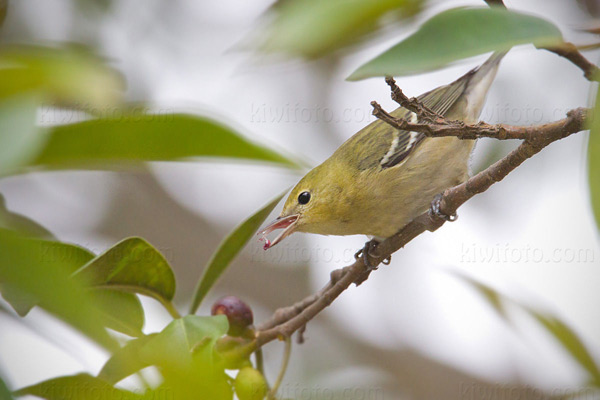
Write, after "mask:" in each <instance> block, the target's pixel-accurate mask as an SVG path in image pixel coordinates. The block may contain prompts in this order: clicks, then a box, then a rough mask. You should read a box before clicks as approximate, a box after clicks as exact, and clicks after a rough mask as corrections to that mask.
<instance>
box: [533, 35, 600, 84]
mask: <svg viewBox="0 0 600 400" xmlns="http://www.w3.org/2000/svg"><path fill="white" fill-rule="evenodd" d="M543 49H544V50H548V51H550V52H552V53H554V54H558V55H559V56H561V57H564V58H566V59H567V60H569V61H571V62H572V63H573V64H575V65H576V66H577V67H579V69H581V70H582V71H583V76H585V78H586V79H587V80H588V81H592V82H600V73H599V72H600V70H599V69H598V67H597V66H596V65H595V64H593V63H592V62H590V61H589V60H588V59H587V58H585V56H584V55H583V54H581V52H580V51H579V49H578V48H577V46H575V45H574V44H573V43H569V42H565V43H562V44H560V45H559V46H554V47H543Z"/></svg>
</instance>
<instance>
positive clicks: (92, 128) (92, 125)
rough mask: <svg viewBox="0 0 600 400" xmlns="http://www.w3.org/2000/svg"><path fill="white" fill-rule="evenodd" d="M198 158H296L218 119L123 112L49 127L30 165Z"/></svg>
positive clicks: (286, 163)
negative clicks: (275, 149)
mask: <svg viewBox="0 0 600 400" xmlns="http://www.w3.org/2000/svg"><path fill="white" fill-rule="evenodd" d="M198 157H226V158H236V159H243V160H255V161H263V162H265V161H266V162H273V163H277V164H279V165H282V166H285V167H293V168H299V166H298V164H297V163H296V162H294V161H292V160H290V159H288V158H286V157H284V156H282V155H280V154H278V153H276V152H275V151H273V150H271V149H268V148H266V147H263V146H261V145H259V144H257V143H253V142H251V141H249V140H247V139H245V138H244V137H242V136H240V135H238V134H237V133H236V132H234V131H233V130H232V129H230V128H228V127H225V126H223V125H221V124H220V123H217V122H215V121H213V120H210V119H208V118H204V117H198V116H193V115H185V114H163V115H150V114H138V115H135V114H134V115H123V116H122V117H115V118H106V119H97V120H91V121H86V122H80V123H76V124H69V125H61V126H55V127H53V128H52V129H50V133H49V138H48V142H47V143H46V146H45V147H44V149H43V150H42V151H41V153H40V154H39V155H38V157H37V158H36V159H35V160H33V161H32V162H31V163H30V166H37V167H43V168H47V169H56V168H83V167H86V168H87V167H89V168H108V167H111V166H112V167H114V166H115V164H117V165H118V164H119V163H120V164H122V163H124V162H128V163H132V162H142V161H172V160H183V159H191V158H198Z"/></svg>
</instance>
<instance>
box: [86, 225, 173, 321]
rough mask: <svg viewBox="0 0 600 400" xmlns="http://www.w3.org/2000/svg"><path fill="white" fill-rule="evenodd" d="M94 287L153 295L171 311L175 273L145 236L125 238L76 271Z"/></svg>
mask: <svg viewBox="0 0 600 400" xmlns="http://www.w3.org/2000/svg"><path fill="white" fill-rule="evenodd" d="M75 276H78V277H80V278H81V279H83V280H84V281H85V282H87V283H88V284H89V285H90V286H92V287H98V288H108V289H118V290H124V291H128V292H133V293H139V294H143V295H145V296H149V297H152V298H154V299H156V300H158V301H159V302H160V303H162V304H163V305H165V306H166V307H167V308H168V309H169V311H173V310H171V308H172V305H171V300H173V296H174V295H175V275H174V274H173V271H172V270H171V267H170V266H169V263H168V262H167V260H166V259H165V258H164V257H163V255H162V254H160V252H159V251H158V250H156V249H155V248H154V247H153V246H152V245H151V244H150V243H148V242H146V241H145V240H144V239H142V238H137V237H133V238H129V239H125V240H123V241H121V242H119V243H117V244H116V245H115V246H113V247H111V248H110V249H108V250H107V251H106V252H105V253H104V254H101V255H99V256H98V257H96V258H95V259H93V260H91V261H90V262H89V263H88V264H86V265H85V266H84V267H82V268H81V269H80V270H78V271H77V272H76V273H75Z"/></svg>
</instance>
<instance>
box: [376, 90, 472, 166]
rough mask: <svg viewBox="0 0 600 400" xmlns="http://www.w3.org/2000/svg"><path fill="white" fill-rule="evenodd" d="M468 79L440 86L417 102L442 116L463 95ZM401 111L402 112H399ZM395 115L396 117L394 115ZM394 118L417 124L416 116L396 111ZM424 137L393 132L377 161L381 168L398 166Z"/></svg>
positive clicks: (405, 132)
mask: <svg viewBox="0 0 600 400" xmlns="http://www.w3.org/2000/svg"><path fill="white" fill-rule="evenodd" d="M467 84H468V79H459V80H458V81H455V82H453V83H451V84H450V85H446V86H441V87H439V88H437V89H434V90H432V91H430V92H427V93H424V94H422V95H420V96H419V97H418V99H419V101H420V102H421V103H422V104H424V105H425V106H426V107H427V108H429V109H430V110H432V111H434V112H435V113H437V114H440V115H444V114H446V112H448V110H449V109H450V107H452V105H454V103H456V101H457V100H458V98H459V97H460V96H461V95H462V94H463V93H464V91H465V88H466V86H467ZM399 111H403V112H399ZM394 114H397V115H394ZM392 115H394V117H396V118H407V119H408V120H409V121H410V122H412V123H416V122H417V115H416V114H415V113H413V112H407V111H406V110H403V109H398V110H396V111H395V112H394V113H392ZM423 139H425V135H424V134H422V133H419V132H409V131H400V130H393V132H392V141H391V143H390V146H389V148H388V150H387V152H386V153H385V155H384V156H383V158H381V160H380V161H379V163H380V165H381V167H382V168H390V167H393V166H395V165H398V164H400V163H401V162H402V161H403V160H405V159H406V157H408V155H409V154H410V153H411V152H412V151H413V149H415V148H416V147H417V145H418V144H419V143H421V141H422V140H423Z"/></svg>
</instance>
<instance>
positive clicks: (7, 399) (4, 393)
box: [0, 377, 13, 400]
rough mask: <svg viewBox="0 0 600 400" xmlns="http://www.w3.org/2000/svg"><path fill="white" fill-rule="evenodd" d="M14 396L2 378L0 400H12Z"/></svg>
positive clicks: (0, 379) (0, 381) (0, 380)
mask: <svg viewBox="0 0 600 400" xmlns="http://www.w3.org/2000/svg"><path fill="white" fill-rule="evenodd" d="M12 399H13V397H12V394H11V392H10V390H9V389H8V387H7V386H6V384H5V383H4V381H3V380H2V378H1V377H0V400H12Z"/></svg>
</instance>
